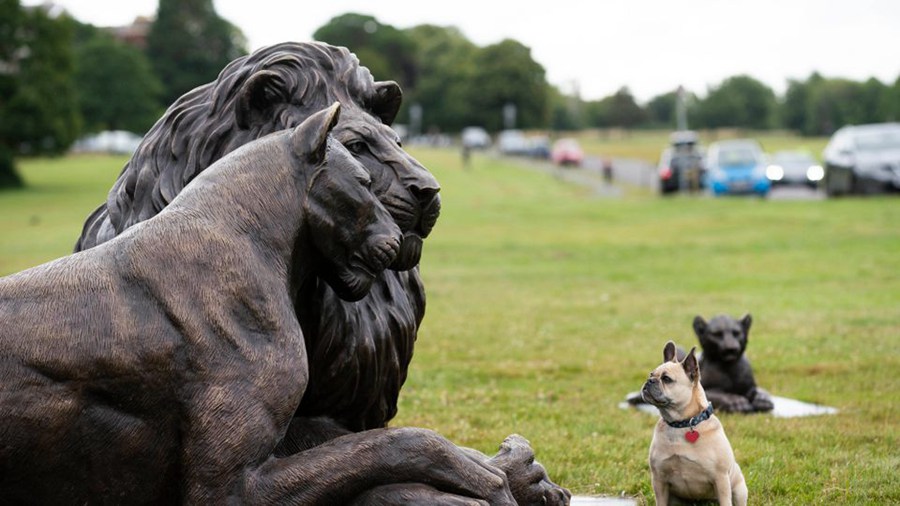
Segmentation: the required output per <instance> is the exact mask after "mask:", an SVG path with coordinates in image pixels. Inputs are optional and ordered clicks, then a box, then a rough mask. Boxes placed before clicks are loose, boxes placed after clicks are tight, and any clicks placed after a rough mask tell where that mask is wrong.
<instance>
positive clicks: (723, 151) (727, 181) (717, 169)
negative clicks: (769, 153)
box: [706, 139, 772, 197]
mask: <svg viewBox="0 0 900 506" xmlns="http://www.w3.org/2000/svg"><path fill="white" fill-rule="evenodd" d="M706 168H707V178H708V182H707V184H708V186H709V188H710V189H711V190H712V193H713V195H726V194H757V195H760V196H763V197H764V196H766V195H768V194H769V190H770V189H771V188H772V183H771V182H770V181H769V178H767V177H766V157H765V153H763V150H762V146H760V145H759V142H757V141H755V140H753V139H734V140H727V141H718V142H714V143H712V144H710V145H709V152H708V153H707V158H706Z"/></svg>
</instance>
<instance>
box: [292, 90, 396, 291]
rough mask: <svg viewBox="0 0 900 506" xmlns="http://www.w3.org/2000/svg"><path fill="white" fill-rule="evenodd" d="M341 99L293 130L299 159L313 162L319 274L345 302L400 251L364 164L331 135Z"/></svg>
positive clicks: (312, 230)
mask: <svg viewBox="0 0 900 506" xmlns="http://www.w3.org/2000/svg"><path fill="white" fill-rule="evenodd" d="M340 110H341V107H340V103H338V102H335V103H334V105H332V106H331V107H329V108H328V109H325V110H324V111H321V112H319V113H316V114H314V115H312V116H310V117H309V119H307V120H305V121H304V122H303V123H302V124H301V125H300V126H299V127H297V128H296V129H295V130H294V132H292V134H291V144H292V148H293V151H294V153H295V154H296V155H297V156H298V157H299V159H300V163H306V164H312V165H313V166H314V167H315V168H314V169H313V172H312V175H311V176H310V178H309V182H308V183H307V189H306V190H307V191H306V194H305V196H304V198H305V201H304V205H303V207H304V211H305V213H304V217H305V218H306V222H307V224H308V230H309V237H310V238H311V240H312V244H313V246H314V249H315V251H316V252H317V253H318V261H317V263H318V265H319V267H318V268H317V274H318V275H319V276H320V277H322V279H324V280H325V281H326V282H327V283H328V284H329V285H330V286H331V287H332V289H334V291H335V293H337V294H338V296H340V297H341V298H342V299H345V300H351V301H352V300H359V299H361V298H363V297H364V296H365V295H366V294H367V293H368V292H369V288H370V287H371V286H372V282H373V281H374V280H375V278H376V277H377V276H378V275H379V274H381V272H382V271H383V270H384V269H386V268H387V267H388V266H389V265H390V264H391V263H392V262H394V260H395V259H396V258H397V254H398V252H399V251H400V239H401V234H400V229H399V228H398V227H397V224H396V223H394V219H393V218H392V217H391V215H390V213H388V212H387V210H386V209H385V208H384V206H383V205H382V204H381V202H380V201H379V200H378V198H377V197H376V196H375V194H374V193H373V192H372V178H371V176H370V175H369V172H368V171H367V170H366V169H365V168H364V167H363V165H362V164H361V163H360V162H359V161H358V160H356V159H355V158H354V157H353V156H352V155H351V154H350V152H349V151H347V149H346V148H345V147H344V146H343V145H341V144H340V143H339V142H337V141H336V140H335V139H334V138H333V137H332V136H331V135H329V133H330V132H331V130H332V129H333V128H334V126H335V124H336V123H337V122H338V118H339V117H340Z"/></svg>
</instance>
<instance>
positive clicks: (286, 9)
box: [23, 0, 900, 101]
mask: <svg viewBox="0 0 900 506" xmlns="http://www.w3.org/2000/svg"><path fill="white" fill-rule="evenodd" d="M23 3H25V4H32V5H33V4H37V3H41V1H40V0H24V1H23ZM56 3H57V4H59V5H62V6H64V7H65V8H66V9H67V10H68V11H69V12H70V13H71V14H72V15H73V16H74V17H75V18H77V19H78V20H80V21H82V22H86V23H91V24H94V25H98V26H114V25H122V24H128V23H130V22H131V20H133V19H134V17H135V16H137V15H152V14H154V13H155V11H156V5H157V1H156V0H120V1H110V0H57V1H56ZM213 3H214V5H215V7H216V10H217V12H218V13H219V15H221V16H222V17H224V18H226V19H228V20H229V21H231V22H232V23H234V24H235V25H237V26H238V27H239V28H240V29H241V30H242V31H243V32H244V34H245V35H246V36H247V39H248V40H249V43H250V50H254V49H257V48H259V47H262V46H266V45H269V44H274V43H278V42H283V41H287V40H296V41H306V40H312V33H313V32H314V31H315V30H316V29H317V28H319V27H320V26H322V25H324V24H325V23H327V22H328V20H330V19H331V18H333V17H334V16H337V15H340V14H344V13H346V12H358V13H362V14H370V15H372V16H375V18H377V19H378V21H379V22H381V23H384V24H390V25H393V26H395V27H397V28H408V27H411V26H415V25H418V24H424V23H429V24H436V25H442V26H456V27H457V28H459V29H460V30H462V32H463V33H464V34H465V35H466V36H467V37H468V38H469V39H470V40H472V41H473V42H474V43H476V44H478V45H480V46H484V45H488V44H492V43H495V42H499V41H500V40H503V39H504V38H512V39H516V40H518V41H519V42H521V43H523V44H524V45H526V46H528V47H530V48H531V50H532V57H533V58H534V59H535V60H536V61H537V62H539V63H540V64H542V65H543V66H544V68H545V69H546V70H547V78H548V80H549V81H550V82H551V83H553V84H555V85H558V86H560V87H561V88H562V89H563V90H564V91H567V92H570V91H571V90H572V89H574V87H575V86H577V87H578V89H579V90H580V92H581V95H582V97H583V98H585V99H588V100H594V99H599V98H603V97H604V96H607V95H609V94H612V93H614V92H615V91H616V90H617V89H619V88H620V87H622V86H628V88H629V89H630V90H631V91H632V93H633V94H634V95H635V96H636V97H637V99H638V100H639V101H646V100H648V99H650V98H652V97H653V96H655V95H658V94H661V93H665V92H668V91H671V90H674V89H675V88H676V87H678V85H683V86H684V87H685V88H687V89H688V90H690V91H693V92H695V93H698V94H700V95H704V94H705V93H706V90H707V88H708V87H709V86H710V85H716V84H718V83H719V82H721V81H722V80H723V79H725V78H727V77H730V76H733V75H737V74H749V75H751V76H753V77H755V78H757V79H760V80H761V81H763V82H765V83H766V84H768V85H769V86H771V87H772V88H774V89H775V91H776V92H777V93H781V92H783V91H784V89H785V86H786V82H787V79H791V78H794V79H806V77H808V76H809V74H810V73H811V72H813V71H818V72H820V73H821V74H823V75H825V76H826V77H847V78H850V79H854V80H864V79H868V78H869V77H875V78H878V79H880V80H881V81H882V82H885V83H893V82H894V80H895V79H897V77H898V75H900V0H754V1H738V0H696V1H682V2H678V1H675V0H614V1H610V0H584V1H576V0H554V1H550V2H541V3H538V2H528V1H521V0H519V1H489V0H478V1H474V0H454V1H437V2H435V1H427V0H425V1H422V0H417V1H411V0H395V1H392V0H381V1H377V0H376V1H372V0H368V1H364V0H360V1H357V0H318V1H304V0H294V1H278V0H214V2H213ZM538 6H539V7H538ZM352 49H353V48H351V50H352ZM362 63H363V65H365V61H363V62H362ZM375 77H376V78H380V79H384V78H390V77H391V76H375Z"/></svg>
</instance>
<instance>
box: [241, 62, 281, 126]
mask: <svg viewBox="0 0 900 506" xmlns="http://www.w3.org/2000/svg"><path fill="white" fill-rule="evenodd" d="M284 88H285V85H284V81H283V80H282V79H281V76H279V75H278V74H277V73H275V72H272V71H271V70H262V71H259V72H256V73H255V74H253V75H252V76H250V79H247V82H245V83H244V85H243V86H241V89H240V91H239V92H238V98H237V102H236V103H235V105H234V114H235V116H236V119H237V124H238V126H239V127H240V128H242V129H244V130H246V129H248V128H250V127H252V126H253V125H256V124H259V123H265V122H268V121H269V120H271V117H270V116H271V111H272V106H274V105H276V104H280V103H283V102H284V101H285V98H284Z"/></svg>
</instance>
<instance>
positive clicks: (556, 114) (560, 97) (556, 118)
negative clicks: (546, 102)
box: [549, 86, 587, 131]
mask: <svg viewBox="0 0 900 506" xmlns="http://www.w3.org/2000/svg"><path fill="white" fill-rule="evenodd" d="M549 94H550V128H551V129H552V130H557V131H566V130H581V129H582V128H584V127H585V126H587V122H586V121H585V109H586V107H585V104H584V102H583V101H582V100H581V98H580V97H576V96H572V95H565V94H563V93H562V92H560V91H559V89H558V88H556V87H555V86H551V87H550V90H549Z"/></svg>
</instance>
